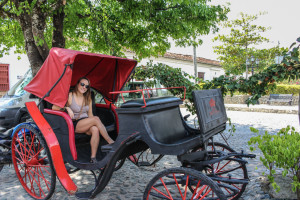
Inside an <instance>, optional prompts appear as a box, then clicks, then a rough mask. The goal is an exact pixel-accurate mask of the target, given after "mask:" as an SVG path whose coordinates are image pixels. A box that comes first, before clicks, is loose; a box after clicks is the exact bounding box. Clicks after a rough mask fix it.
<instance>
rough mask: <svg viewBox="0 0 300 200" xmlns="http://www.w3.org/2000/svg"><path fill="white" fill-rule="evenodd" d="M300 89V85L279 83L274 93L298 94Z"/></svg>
mask: <svg viewBox="0 0 300 200" xmlns="http://www.w3.org/2000/svg"><path fill="white" fill-rule="evenodd" d="M299 91H300V85H284V84H278V85H277V86H276V88H275V89H274V91H272V93H273V94H294V95H298V94H299Z"/></svg>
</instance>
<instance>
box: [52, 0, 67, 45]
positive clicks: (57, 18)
mask: <svg viewBox="0 0 300 200" xmlns="http://www.w3.org/2000/svg"><path fill="white" fill-rule="evenodd" d="M60 4H61V5H60V6H59V9H57V10H56V12H55V14H54V15H53V37H52V47H60V48H65V38H64V35H63V30H64V18H65V12H64V3H63V2H60Z"/></svg>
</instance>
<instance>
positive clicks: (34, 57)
mask: <svg viewBox="0 0 300 200" xmlns="http://www.w3.org/2000/svg"><path fill="white" fill-rule="evenodd" d="M19 22H20V25H21V27H22V31H23V35H24V40H25V50H26V52H27V57H28V60H29V63H30V65H31V66H30V67H31V69H32V74H33V76H34V75H35V74H36V73H37V72H38V70H39V68H40V67H41V66H42V64H43V62H44V60H43V58H42V56H41V55H40V52H39V50H38V49H37V47H36V44H35V41H34V37H33V33H32V22H31V16H30V15H28V14H27V13H26V12H24V13H23V14H21V15H20V17H19Z"/></svg>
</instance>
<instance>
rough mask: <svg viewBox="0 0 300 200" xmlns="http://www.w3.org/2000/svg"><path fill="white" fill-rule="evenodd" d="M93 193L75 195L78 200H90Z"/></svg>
mask: <svg viewBox="0 0 300 200" xmlns="http://www.w3.org/2000/svg"><path fill="white" fill-rule="evenodd" d="M91 194H92V193H91V192H77V193H76V194H75V196H76V198H77V199H90V196H91Z"/></svg>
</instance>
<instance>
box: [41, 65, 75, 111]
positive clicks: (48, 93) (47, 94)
mask: <svg viewBox="0 0 300 200" xmlns="http://www.w3.org/2000/svg"><path fill="white" fill-rule="evenodd" d="M68 66H69V67H70V68H71V69H73V64H65V68H64V71H63V73H62V74H61V75H60V77H59V78H58V80H57V81H56V82H55V84H54V85H53V86H52V87H51V88H50V90H49V91H48V92H47V93H46V94H45V95H44V96H43V97H42V98H41V100H40V102H39V103H38V105H37V106H38V107H39V106H40V104H41V103H42V101H43V100H44V99H45V98H46V97H49V96H50V93H51V92H52V90H53V89H54V88H55V87H56V85H57V84H58V83H59V81H60V80H61V79H62V77H63V76H64V75H65V73H66V70H67V68H68Z"/></svg>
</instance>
